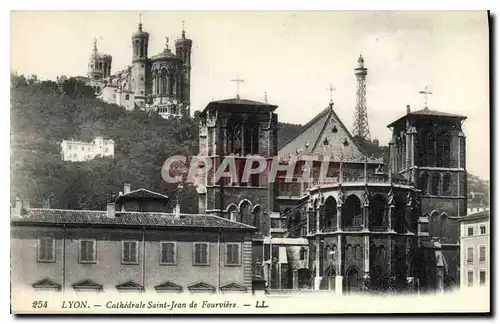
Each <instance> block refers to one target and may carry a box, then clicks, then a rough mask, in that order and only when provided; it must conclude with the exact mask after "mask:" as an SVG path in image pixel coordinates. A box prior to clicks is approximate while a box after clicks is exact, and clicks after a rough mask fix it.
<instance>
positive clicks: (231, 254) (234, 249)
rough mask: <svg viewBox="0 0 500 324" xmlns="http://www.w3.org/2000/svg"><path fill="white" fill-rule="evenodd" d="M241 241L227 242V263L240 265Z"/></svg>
mask: <svg viewBox="0 0 500 324" xmlns="http://www.w3.org/2000/svg"><path fill="white" fill-rule="evenodd" d="M240 250H241V244H240V243H227V244H226V265H240V264H241V261H240V259H241V258H240Z"/></svg>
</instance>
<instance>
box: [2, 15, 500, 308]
mask: <svg viewBox="0 0 500 324" xmlns="http://www.w3.org/2000/svg"><path fill="white" fill-rule="evenodd" d="M10 20H11V22H10V24H11V30H10V37H11V39H10V281H11V283H10V284H11V287H10V294H11V296H10V298H11V312H12V313H14V314H54V313H55V314H73V315H75V314H116V313H125V314H267V313H281V314H315V313H322V314H346V313H347V314H357V313H388V314H389V313H433V312H440V313H443V312H444V313H447V312H450V313H454V312H455V313H456V312H467V313H489V312H490V311H491V309H490V294H491V292H490V282H491V279H490V277H491V275H492V273H491V262H490V240H491V237H490V232H491V228H490V199H492V198H490V128H489V125H490V117H489V116H490V91H492V90H490V27H491V26H490V22H491V17H490V13H489V12H488V11H431V10H428V11H361V10H360V11H333V10H323V11H307V10H303V11H292V10H280V11H265V10H262V11H258V10H252V11H250V10H248V11H222V10H220V11H218V10H213V11H201V10H199V11H195V10H193V11H188V10H185V11H177V10H156V11H152V10H143V11H138V10H135V11H119V10H115V11H107V10H106V11H105V10H101V11H77V10H74V11H27V10H25V11H21V10H19V11H11V12H10ZM354 304H355V305H357V306H356V307H353V306H352V305H354Z"/></svg>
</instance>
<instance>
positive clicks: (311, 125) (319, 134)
mask: <svg viewBox="0 0 500 324" xmlns="http://www.w3.org/2000/svg"><path fill="white" fill-rule="evenodd" d="M333 107H334V106H333V103H330V104H329V105H328V106H327V107H326V108H325V109H323V110H322V111H321V112H320V113H319V114H318V115H316V116H315V117H313V118H312V119H311V120H310V121H309V122H308V123H307V124H305V125H304V126H303V127H302V128H301V130H300V131H299V132H298V134H296V135H295V136H293V137H291V138H290V139H288V140H287V141H286V142H285V143H283V144H282V145H281V146H280V148H279V149H278V155H279V156H281V157H287V156H289V155H295V154H296V152H297V150H301V151H300V154H301V155H313V154H318V153H322V154H326V155H334V156H341V155H344V156H345V157H344V159H345V160H346V161H358V160H359V161H364V157H365V156H366V154H367V153H366V152H365V151H364V150H363V148H362V147H361V146H360V145H359V143H358V141H356V140H355V139H354V138H353V136H352V135H351V133H350V132H349V130H348V129H347V127H345V125H344V123H343V122H342V120H341V119H340V118H339V117H338V115H337V114H336V113H335V110H334V109H333ZM331 121H333V123H334V124H335V125H336V126H335V127H337V126H338V130H337V132H336V133H332V129H331V128H332V127H331V126H329V123H330V122H331ZM325 138H328V140H329V142H330V144H331V145H329V146H328V149H327V150H326V151H324V150H323V148H322V143H323V140H324V139H325ZM346 139H347V141H348V143H349V144H350V145H351V146H350V147H349V149H347V150H346V152H344V149H342V145H343V141H344V140H346ZM305 143H309V146H308V147H307V148H306V147H305ZM381 162H382V161H378V160H377V163H381Z"/></svg>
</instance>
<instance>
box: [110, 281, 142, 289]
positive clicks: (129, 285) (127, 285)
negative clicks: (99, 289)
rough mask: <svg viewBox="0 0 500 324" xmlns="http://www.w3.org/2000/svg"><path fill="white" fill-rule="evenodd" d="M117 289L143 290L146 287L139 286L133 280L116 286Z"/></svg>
mask: <svg viewBox="0 0 500 324" xmlns="http://www.w3.org/2000/svg"><path fill="white" fill-rule="evenodd" d="M116 289H118V290H143V289H144V287H143V286H142V285H139V284H138V283H135V282H134V281H132V280H129V281H126V282H124V283H121V284H119V285H116Z"/></svg>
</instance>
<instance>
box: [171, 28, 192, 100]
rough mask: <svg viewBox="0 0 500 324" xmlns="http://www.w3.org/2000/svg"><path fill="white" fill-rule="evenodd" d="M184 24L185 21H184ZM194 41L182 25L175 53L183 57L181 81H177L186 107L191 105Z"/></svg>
mask: <svg viewBox="0 0 500 324" xmlns="http://www.w3.org/2000/svg"><path fill="white" fill-rule="evenodd" d="M183 25H184V23H183ZM192 43H193V42H192V41H191V40H190V39H188V38H186V31H185V30H184V26H183V27H182V34H181V38H179V39H177V40H176V41H175V55H176V56H177V57H179V58H180V59H181V71H180V82H178V83H177V86H178V92H179V93H180V94H181V96H180V97H181V102H182V104H183V105H184V106H185V107H188V109H189V107H190V106H191V86H190V84H191V47H192Z"/></svg>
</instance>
